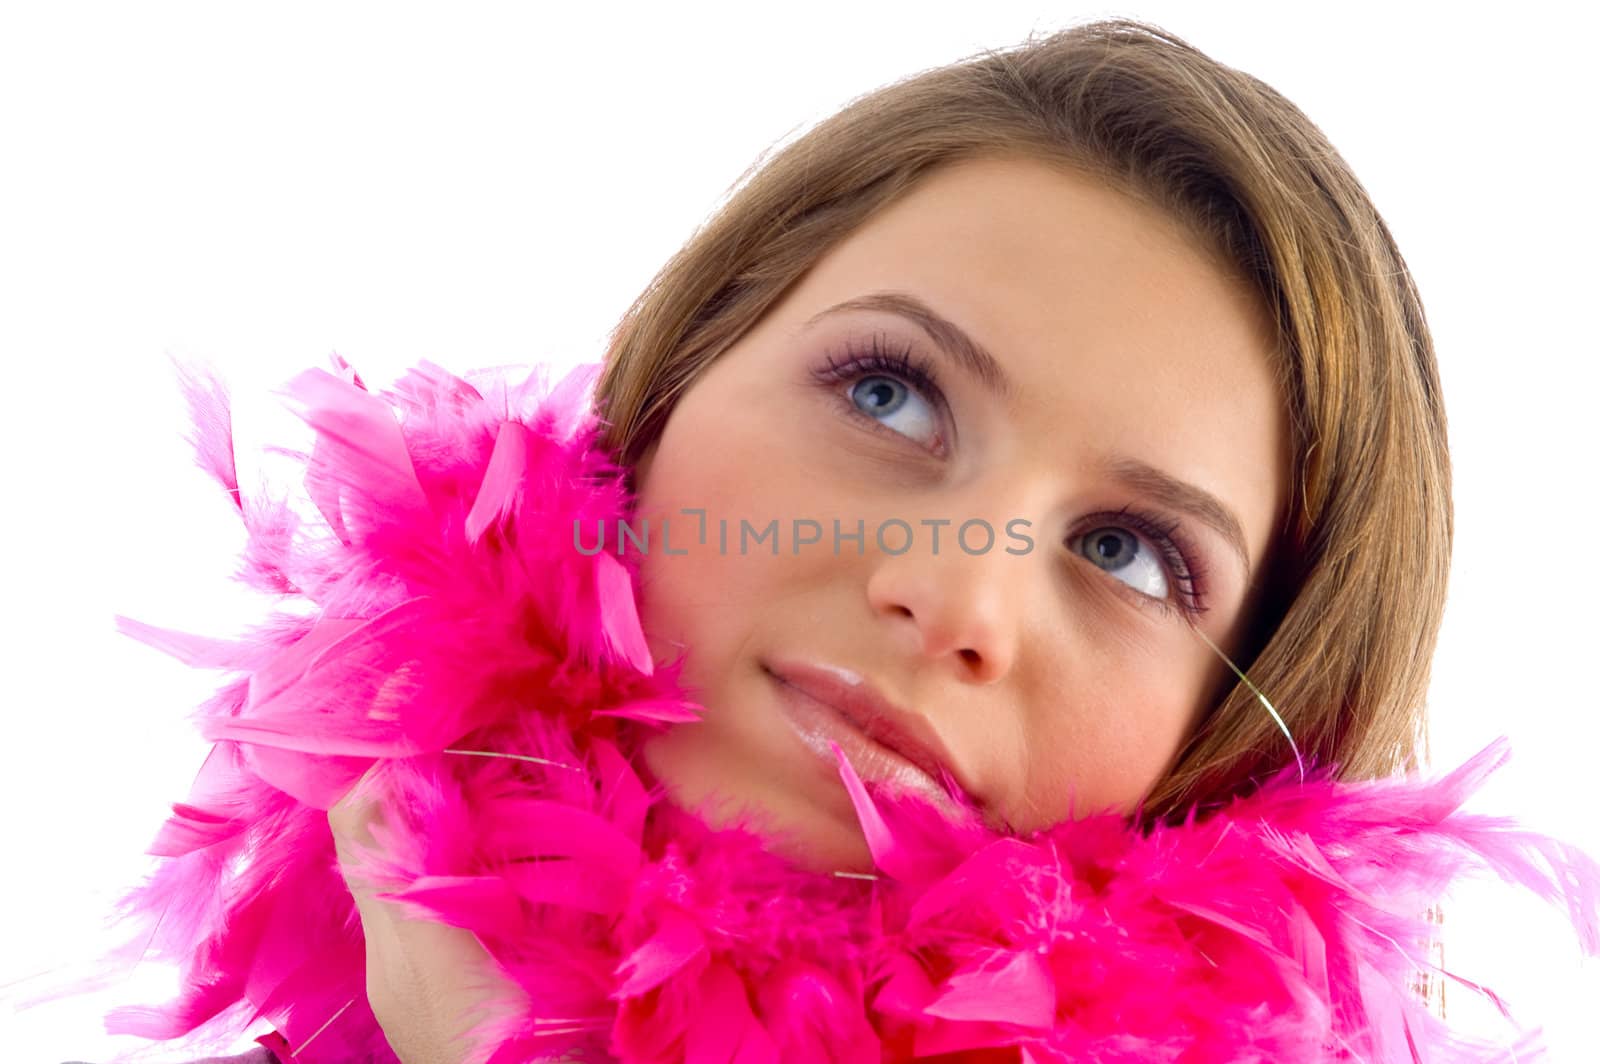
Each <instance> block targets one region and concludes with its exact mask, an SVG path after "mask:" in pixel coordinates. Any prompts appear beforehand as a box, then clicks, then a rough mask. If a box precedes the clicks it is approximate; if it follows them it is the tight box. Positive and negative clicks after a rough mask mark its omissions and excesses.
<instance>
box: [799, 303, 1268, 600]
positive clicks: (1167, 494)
mask: <svg viewBox="0 0 1600 1064" xmlns="http://www.w3.org/2000/svg"><path fill="white" fill-rule="evenodd" d="M852 310H875V311H882V312H884V313H888V314H896V315H898V316H900V317H902V318H905V319H907V320H908V321H910V322H912V323H914V324H915V325H917V326H918V327H919V328H920V329H922V331H923V332H925V333H927V334H928V338H929V339H930V340H932V341H933V342H934V344H935V345H936V346H937V347H938V348H939V349H940V350H941V351H943V352H944V353H945V354H946V355H948V356H949V357H950V358H951V359H953V360H954V361H955V362H956V364H957V365H959V366H960V367H961V368H962V369H964V370H966V371H967V373H969V374H970V375H971V376H973V377H974V378H976V379H977V380H978V382H979V383H980V384H982V385H983V386H984V387H986V388H987V389H988V390H989V391H990V392H992V393H994V395H996V396H997V397H999V398H1000V399H1001V400H1003V401H1005V402H1007V403H1008V404H1009V403H1010V402H1011V401H1012V400H1013V399H1014V398H1015V397H1016V394H1017V389H1016V386H1015V384H1013V383H1012V380H1011V378H1010V377H1009V376H1008V375H1007V374H1006V371H1005V370H1004V369H1003V368H1002V367H1001V365H1000V360H999V359H997V358H995V357H994V356H993V355H992V354H990V353H989V352H988V350H987V349H985V348H984V346H983V345H982V344H980V343H978V342H977V341H976V340H974V339H973V338H972V337H970V336H968V335H967V333H966V332H965V331H964V330H963V329H962V328H961V327H960V326H959V325H957V324H956V323H955V322H953V321H951V320H950V319H948V318H946V317H944V316H943V315H942V314H940V313H939V312H938V311H936V310H934V309H933V308H932V307H930V306H928V304H926V303H924V302H923V301H922V300H921V299H918V298H917V297H916V296H914V295H912V294H911V293H909V292H896V291H879V292H868V293H867V294H865V295H861V296H856V297H855V298H853V299H847V300H845V301H844V302H842V303H835V304H834V305H833V306H831V307H829V308H827V309H826V310H823V311H819V312H818V313H816V314H813V315H812V316H811V317H810V318H808V319H807V320H806V323H805V324H806V328H810V327H811V326H813V325H815V324H816V323H817V322H818V321H820V320H822V319H823V318H826V317H828V316H829V315H832V314H840V313H844V312H846V311H852ZM1099 469H1100V472H1101V474H1102V475H1104V476H1107V477H1109V478H1111V479H1113V480H1116V481H1119V482H1121V483H1122V484H1123V485H1125V486H1126V487H1128V488H1129V489H1130V490H1132V491H1134V492H1136V493H1138V494H1141V495H1144V496H1146V497H1148V498H1150V499H1152V500H1154V501H1155V502H1156V503H1158V504H1160V505H1161V506H1163V507H1165V508H1167V509H1169V510H1176V511H1178V512H1180V513H1183V514H1187V515H1188V516H1189V517H1192V518H1194V519H1195V520H1197V521H1199V522H1201V523H1202V524H1204V525H1206V526H1208V527H1209V528H1211V530H1212V531H1214V532H1216V533H1217V534H1218V535H1219V536H1221V537H1222V539H1223V541H1224V542H1226V543H1227V544H1228V546H1229V547H1232V548H1233V551H1234V553H1235V554H1237V555H1238V556H1239V561H1240V563H1241V564H1243V566H1244V572H1245V578H1246V580H1248V579H1249V576H1250V549H1249V546H1248V545H1247V544H1246V543H1245V538H1244V529H1243V526H1241V525H1240V524H1239V519H1238V518H1237V517H1235V516H1234V513H1233V511H1232V510H1230V509H1228V507H1227V506H1225V505H1223V503H1222V501H1221V500H1220V499H1218V498H1217V497H1216V496H1215V495H1212V494H1211V493H1210V492H1208V491H1205V490H1204V489H1202V488H1199V487H1196V486H1195V485H1193V484H1190V483H1189V482H1188V481H1185V480H1179V479H1178V478H1177V477H1175V476H1173V475H1172V474H1171V473H1168V472H1166V471H1165V470H1162V469H1158V468H1157V467H1155V466H1153V465H1151V464H1149V463H1148V462H1143V461H1140V460H1139V459H1137V458H1130V457H1128V456H1126V455H1116V454H1110V455H1105V456H1103V457H1102V458H1101V459H1100V462H1099Z"/></svg>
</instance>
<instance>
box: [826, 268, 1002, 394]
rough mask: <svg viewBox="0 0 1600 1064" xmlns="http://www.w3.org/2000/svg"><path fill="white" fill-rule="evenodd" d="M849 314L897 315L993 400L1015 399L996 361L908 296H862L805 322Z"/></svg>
mask: <svg viewBox="0 0 1600 1064" xmlns="http://www.w3.org/2000/svg"><path fill="white" fill-rule="evenodd" d="M849 310H878V311H883V312H885V313H888V314H898V315H899V316H900V317H902V318H905V319H907V320H908V321H911V322H913V323H914V324H916V325H917V326H918V327H919V328H921V329H922V331H923V332H925V333H927V334H928V339H930V340H932V341H933V342H934V343H935V344H936V345H937V346H938V347H939V349H940V350H941V351H943V352H944V353H945V354H947V355H949V356H950V357H951V358H952V359H954V360H955V361H956V364H957V365H959V366H960V367H961V368H962V369H964V370H966V371H967V372H968V373H969V374H971V375H972V376H973V377H975V378H977V380H978V382H979V383H980V384H982V385H983V386H984V387H985V388H988V389H989V391H991V392H993V393H994V394H995V395H996V396H998V397H999V398H1001V399H1003V400H1005V401H1006V402H1007V403H1009V402H1011V401H1012V400H1013V399H1015V398H1016V394H1017V390H1016V386H1015V385H1014V384H1012V383H1011V378H1010V377H1008V376H1007V375H1006V371H1005V370H1004V369H1002V368H1001V366H1000V360H999V359H997V358H995V357H994V356H993V355H991V354H990V353H989V352H988V351H987V350H986V349H985V348H984V346H983V345H982V344H980V343H978V342H977V341H976V340H974V339H973V338H972V337H970V336H968V335H967V334H966V332H965V331H963V330H962V328H961V326H959V325H957V324H956V323H955V322H953V321H951V320H950V319H949V318H946V317H944V316H943V315H942V314H940V313H939V312H938V311H936V310H934V309H933V308H932V307H930V306H928V304H926V303H924V302H923V301H922V300H920V299H918V298H917V297H916V296H914V295H912V294H911V293H909V292H868V293H867V294H866V295H864V296H856V297H855V298H854V299H847V300H845V301H844V302H843V303H835V304H834V305H833V306H831V307H829V308H828V309H827V310H824V311H820V312H818V313H816V314H813V315H812V316H811V317H810V318H808V319H807V320H806V328H808V329H809V328H811V326H813V325H815V324H816V323H817V322H818V321H820V320H822V319H823V318H826V317H827V316H829V315H830V314H840V313H843V312H845V311H849Z"/></svg>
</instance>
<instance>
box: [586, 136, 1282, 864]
mask: <svg viewBox="0 0 1600 1064" xmlns="http://www.w3.org/2000/svg"><path fill="white" fill-rule="evenodd" d="M1271 352H1272V338H1271V332H1270V328H1269V324H1268V321H1267V319H1266V317H1265V315H1264V312H1263V311H1262V309H1261V307H1260V305H1259V303H1258V302H1257V300H1256V299H1255V297H1253V296H1252V294H1251V293H1250V292H1249V291H1248V290H1247V289H1246V288H1245V287H1244V285H1243V284H1242V283H1241V282H1238V281H1236V280H1235V279H1233V278H1232V277H1231V276H1230V275H1229V274H1228V273H1226V272H1225V271H1223V270H1221V269H1219V267H1218V266H1217V265H1216V264H1215V263H1214V261H1213V260H1212V259H1210V258H1209V257H1208V256H1207V255H1206V254H1205V253H1204V251H1202V250H1201V249H1200V248H1199V247H1198V246H1197V245H1196V244H1195V243H1194V242H1193V241H1192V240H1191V239H1190V238H1188V237H1187V236H1186V235H1185V234H1184V233H1183V232H1182V231H1181V230H1180V229H1179V228H1178V226H1177V225H1176V224H1175V223H1174V222H1172V221H1170V220H1169V219H1168V218H1167V217H1166V216H1165V215H1163V214H1162V213H1159V212H1157V211H1156V210H1154V209H1153V208H1149V207H1146V206H1143V205H1140V204H1138V203H1136V202H1134V201H1132V200H1130V199H1128V198H1126V197H1124V196H1122V195H1120V194H1118V193H1116V192H1114V191H1111V190H1109V189H1108V188H1106V187H1104V186H1102V185H1100V184H1099V183H1097V182H1095V181H1093V180H1092V179H1089V178H1086V177H1082V176H1078V175H1076V174H1075V173H1070V172H1065V171H1063V170H1061V169H1059V168H1053V167H1049V166H1047V165H1045V164H1042V163H1037V162H1032V161H1023V160H1010V159H1008V160H1000V159H983V160H971V161H966V162H962V163H959V164H953V165H951V166H947V167H945V168H942V169H940V170H938V171H936V172H934V173H933V174H931V175H930V176H928V177H927V178H926V179H925V180H924V181H923V182H922V183H921V184H919V185H918V186H917V187H916V188H915V190H913V191H912V192H911V193H909V194H908V195H906V196H905V197H903V198H902V199H900V200H898V201H897V202H895V203H894V204H892V205H891V206H889V207H887V208H885V209H884V210H882V211H881V212H879V213H878V214H877V215H875V216H874V217H873V218H872V219H870V220H869V221H868V222H867V223H866V224H864V225H863V226H861V227H860V228H859V229H858V230H856V231H855V232H854V234H853V235H851V236H850V237H849V238H848V239H846V240H844V241H842V242H841V243H839V244H838V245H836V246H835V248H834V249H833V250H832V251H831V252H830V253H829V254H827V255H826V256H824V257H823V258H822V259H820V260H819V261H818V262H817V263H816V265H815V266H814V267H813V268H812V269H811V270H810V271H809V272H808V273H807V274H806V275H805V276H804V277H802V278H801V279H800V280H799V281H798V282H797V283H796V284H795V285H794V286H792V287H791V288H790V289H789V291H788V292H787V293H786V294H785V296H784V298H783V299H782V300H781V301H780V302H779V303H777V304H776V305H775V306H774V307H773V308H772V309H771V310H770V311H769V312H768V313H767V314H766V315H765V317H764V318H763V319H762V320H761V321H760V323H759V324H758V325H756V326H755V327H754V328H753V329H751V330H750V331H749V332H748V333H747V334H746V335H745V336H744V337H743V338H742V339H741V340H740V341H739V342H738V343H737V344H735V345H734V346H732V347H731V348H730V349H729V350H728V351H727V352H725V353H724V354H723V355H722V356H721V357H720V358H719V359H717V360H716V361H715V362H714V363H713V364H711V365H710V366H709V367H708V368H707V369H706V370H705V371H704V372H703V373H702V375H701V376H700V377H699V378H698V379H697V380H696V381H695V382H694V383H693V384H692V385H691V386H690V388H689V389H688V391H687V392H686V393H685V394H684V395H683V397H682V398H681V400H680V401H679V403H678V404H677V406H676V408H675V409H674V410H673V412H672V415H671V418H670V419H669V421H668V422H667V424H666V427H665V430H664V431H663V433H662V435H661V437H660V439H659V440H658V441H657V443H656V444H655V445H654V446H653V447H652V448H651V450H650V451H649V453H647V455H646V456H645V458H644V460H643V461H642V462H641V463H640V464H639V466H638V468H637V470H636V474H635V475H636V486H637V489H638V511H637V513H638V517H640V518H643V519H647V520H648V524H649V527H650V536H651V539H650V544H649V549H648V551H647V552H646V555H645V557H644V558H643V559H642V562H641V564H642V570H641V596H640V611H641V619H642V622H643V624H644V628H645V631H646V633H647V635H648V637H649V639H650V641H651V646H652V650H653V652H654V653H655V655H656V657H657V660H658V661H665V660H669V659H671V658H673V657H675V656H677V655H678V654H679V653H680V652H681V653H683V654H685V655H686V657H685V662H684V668H683V673H682V677H683V680H684V682H685V683H686V685H688V686H689V688H690V689H691V691H692V692H694V693H695V694H697V696H698V697H699V699H700V701H701V702H702V704H703V705H704V706H705V710H706V712H705V717H704V720H703V721H702V722H698V723H694V724H684V725H678V726H675V727H673V728H671V729H669V730H666V731H663V732H658V733H655V734H652V735H651V736H650V737H649V738H648V739H647V740H646V742H645V744H644V746H643V748H642V756H643V757H644V760H645V764H646V766H647V767H648V769H649V770H650V771H651V772H652V773H653V774H654V775H655V776H656V777H657V779H658V780H659V781H660V782H661V783H663V784H664V785H665V786H666V788H667V791H668V793H669V795H670V796H671V797H672V799H673V800H674V801H675V802H676V803H677V804H679V805H681V806H684V807H688V808H694V809H699V810H700V811H701V812H702V813H704V814H705V815H706V816H707V818H708V819H710V820H711V821H712V822H713V823H718V824H727V823H731V822H735V821H737V820H744V821H746V822H753V823H755V824H757V825H759V826H761V827H762V828H763V829H764V830H766V831H769V832H774V833H776V834H777V835H778V836H779V841H778V842H777V843H776V844H775V845H776V846H777V848H779V849H780V850H782V851H785V852H788V853H789V854H790V855H791V856H792V857H794V858H796V859H797V860H799V861H800V862H801V863H802V864H805V865H807V866H808V867H813V868H817V869H839V870H856V871H861V870H865V869H867V868H868V867H870V862H869V859H868V855H867V850H866V846H865V842H864V839H863V837H862V834H861V832H860V829H859V827H858V826H857V824H856V819H855V815H854V813H853V810H852V806H851V803H850V801H849V799H848V797H847V795H846V792H845V789H844V787H843V785H842V783H841V781H840V777H839V773H838V769H837V764H836V762H835V761H834V760H833V755H832V753H831V752H830V748H829V747H828V741H829V740H830V739H837V740H840V741H841V746H842V748H843V749H844V750H845V751H846V752H847V755H848V756H849V757H850V758H851V760H852V762H853V763H854V764H855V765H856V767H857V769H858V771H860V772H861V774H862V775H863V777H865V778H882V779H885V780H886V781H887V782H886V783H885V784H884V785H885V786H889V787H894V786H909V787H911V788H912V789H917V788H919V787H921V788H926V786H927V783H928V777H927V776H924V775H922V773H921V771H919V770H918V769H915V768H911V767H909V766H910V765H912V764H915V765H920V766H922V767H923V768H924V769H927V770H929V771H930V772H931V773H933V774H935V775H936V774H937V773H938V771H939V768H940V767H942V768H943V769H945V770H947V771H948V772H949V773H950V774H951V775H952V776H953V777H954V779H955V780H956V781H958V782H959V784H960V785H961V787H962V788H963V789H964V790H965V792H966V793H967V795H968V796H969V797H970V799H971V801H972V802H973V803H975V804H976V805H977V807H978V808H979V809H980V810H981V812H982V814H983V816H984V818H985V819H986V820H987V821H989V822H990V823H991V824H992V825H993V826H995V827H998V828H1003V829H1010V830H1015V831H1022V832H1026V831H1031V830H1035V829H1039V828H1044V827H1047V826H1049V825H1051V824H1053V823H1056V822H1058V821H1061V820H1064V819H1067V818H1068V817H1070V816H1083V815H1086V814H1088V813H1091V812H1097V811H1103V810H1108V809H1110V810H1116V811H1118V812H1123V813H1127V812H1131V811H1132V810H1133V809H1134V807H1135V806H1136V804H1137V802H1138V800H1139V799H1140V797H1141V796H1142V795H1144V794H1145V793H1146V791H1147V790H1148V789H1149V788H1150V787H1151V785H1152V784H1153V783H1154V782H1155V781H1156V780H1157V779H1158V777H1159V776H1160V775H1161V774H1162V773H1163V772H1164V771H1165V770H1166V769H1167V768H1168V767H1170V765H1171V764H1172V762H1173V760H1174V758H1175V755H1176V753H1177V752H1178V750H1179V748H1180V746H1181V745H1182V744H1183V742H1184V740H1185V739H1186V738H1187V736H1188V735H1189V734H1190V732H1191V731H1192V729H1193V728H1194V727H1195V726H1196V724H1197V723H1198V722H1199V720H1200V718H1201V717H1202V716H1203V715H1204V713H1205V711H1206V710H1207V708H1208V706H1209V705H1210V704H1212V703H1213V702H1214V700H1215V699H1216V698H1217V697H1219V695H1220V693H1221V692H1223V691H1225V690H1226V686H1225V681H1226V680H1227V679H1228V678H1229V675H1230V674H1229V673H1228V671H1227V668H1226V666H1225V665H1224V664H1223V663H1222V662H1221V661H1220V660H1219V659H1218V658H1217V657H1216V656H1215V655H1214V654H1213V652H1212V651H1211V650H1210V649H1209V648H1208V647H1207V646H1206V645H1205V643H1204V642H1203V641H1202V640H1201V639H1200V638H1199V637H1198V636H1197V635H1196V633H1195V632H1194V631H1192V630H1191V626H1193V627H1194V628H1198V629H1199V630H1200V631H1202V632H1204V633H1205V635H1207V636H1208V637H1209V638H1210V639H1211V640H1212V641H1214V642H1215V643H1217V645H1218V646H1220V647H1222V648H1223V649H1225V650H1230V651H1231V650H1233V649H1234V648H1236V647H1237V646H1238V645H1239V643H1240V640H1241V638H1242V637H1243V636H1244V634H1245V632H1246V631H1247V627H1248V620H1249V614H1250V610H1251V608H1252V606H1253V605H1254V602H1255V600H1256V598H1257V590H1258V584H1259V581H1260V575H1261V573H1262V572H1263V562H1264V558H1263V555H1264V553H1265V551H1266V550H1267V548H1268V544H1269V541H1270V540H1271V538H1272V533H1273V530H1274V529H1275V528H1276V527H1277V524H1278V522H1279V521H1280V519H1281V516H1282V513H1283V509H1284V506H1285V500H1286V486H1287V482H1288V468H1289V465H1288V463H1289V453H1288V423H1287V415H1286V413H1285V408H1284V402H1283V400H1282V398H1281V397H1280V394H1279V391H1278V389H1277V387H1276V384H1275V381H1274V375H1273V371H1272V361H1271ZM902 356H904V357H902ZM908 367H910V368H908ZM924 374H925V375H924ZM930 378H931V379H930ZM935 382H936V383H935ZM702 510H703V511H704V514H703V517H702V515H701V514H699V513H698V512H693V511H702ZM663 519H666V520H667V521H669V522H670V525H669V527H670V532H669V533H668V536H669V540H668V542H666V543H663V542H662V522H663ZM702 521H703V527H704V533H705V534H704V536H703V537H702V535H701V529H702ZM836 521H837V522H838V526H837V527H838V529H839V533H840V534H839V536H838V537H837V538H836V537H835V534H834V529H835V522H836ZM741 522H743V523H744V524H742V523H741ZM773 522H776V527H775V528H773V527H771V526H772V523H773ZM808 522H814V524H811V523H808ZM968 522H970V524H969V523H968ZM982 522H987V527H988V528H989V529H992V530H993V535H992V538H991V536H990V534H989V533H987V532H986V531H985V525H984V524H983V523H982ZM797 523H798V524H797ZM964 524H966V528H965V530H964V531H962V526H963V525H964ZM724 526H725V527H726V530H727V531H726V540H725V545H724V542H723V534H722V529H723V527H724ZM858 532H859V533H861V534H860V535H857V533H858ZM958 532H961V535H960V536H959V537H958ZM763 533H765V535H764V538H758V537H761V536H762V534H763ZM741 534H742V535H741ZM702 540H703V541H702ZM811 540H814V542H813V541H811ZM611 549H614V547H613V548H611ZM669 550H670V552H671V553H669ZM680 552H681V553H680ZM830 676H831V677H833V687H832V688H831V689H830V688H829V686H828V684H827V682H826V681H827V679H828V677H830ZM865 690H870V691H871V692H874V693H875V694H876V696H877V699H876V700H874V699H873V698H871V697H866V698H863V697H861V694H862V692H863V691H865ZM863 734H864V735H865V736H866V738H865V739H863V738H862V736H863ZM888 750H895V751H899V752H901V753H903V754H905V755H906V758H905V759H904V760H902V759H901V757H900V756H899V755H898V754H895V753H889V752H887V751H888Z"/></svg>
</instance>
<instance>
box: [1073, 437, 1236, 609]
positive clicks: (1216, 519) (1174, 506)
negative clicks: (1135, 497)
mask: <svg viewBox="0 0 1600 1064" xmlns="http://www.w3.org/2000/svg"><path fill="white" fill-rule="evenodd" d="M1100 469H1101V471H1102V472H1103V473H1104V474H1105V475H1107V476H1109V477H1111V478H1112V479H1113V480H1118V481H1121V482H1122V483H1123V484H1126V485H1127V486H1128V487H1129V488H1131V489H1132V490H1133V491H1135V492H1137V493H1139V494H1141V495H1145V496H1148V497H1149V498H1151V499H1154V500H1155V501H1156V502H1157V503H1159V504H1160V505H1161V506H1164V507H1165V508H1167V509H1169V510H1177V511H1179V512H1180V513H1185V514H1188V515H1189V516H1190V517H1192V518H1194V519H1195V520H1197V521H1199V522H1201V523H1202V524H1205V525H1208V526H1210V528H1211V529H1212V531H1214V532H1216V533H1217V535H1219V536H1221V537H1222V539H1223V541H1224V542H1226V543H1227V544H1228V546H1230V547H1232V548H1233V552H1234V553H1235V554H1237V555H1238V556H1239V562H1240V564H1241V565H1243V566H1244V575H1245V580H1246V582H1248V581H1249V578H1250V548H1249V546H1248V545H1247V544H1246V543H1245V540H1244V528H1243V527H1242V526H1241V525H1240V524H1239V519H1238V518H1237V517H1235V516H1234V515H1233V511H1232V510H1230V509H1228V508H1227V507H1226V506H1224V505H1223V504H1222V501H1221V500H1220V499H1218V498H1217V497H1216V496H1215V495H1212V494H1211V493H1210V492H1208V491H1205V490H1203V489H1201V488H1197V487H1195V486H1194V485H1193V484H1190V483H1189V482H1188V481H1185V480H1179V479H1178V478H1177V477H1175V476H1173V475H1172V474H1171V473H1168V472H1166V471H1165V470H1162V469H1157V468H1156V467H1155V466H1153V465H1150V464H1149V463H1148V462H1142V461H1140V460H1139V459H1137V458H1129V457H1127V456H1126V455H1107V456H1105V457H1104V458H1102V459H1101V461H1100Z"/></svg>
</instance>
